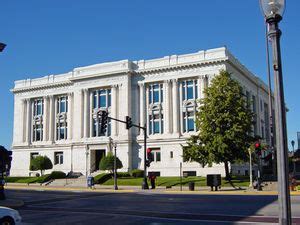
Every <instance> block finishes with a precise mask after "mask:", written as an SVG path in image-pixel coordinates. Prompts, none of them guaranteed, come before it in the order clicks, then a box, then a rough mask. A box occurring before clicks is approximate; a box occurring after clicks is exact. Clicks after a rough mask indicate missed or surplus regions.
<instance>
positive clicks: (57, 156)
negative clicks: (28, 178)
mask: <svg viewBox="0 0 300 225" xmlns="http://www.w3.org/2000/svg"><path fill="white" fill-rule="evenodd" d="M63 163H64V153H63V152H54V164H55V165H57V164H59V165H61V164H63Z"/></svg>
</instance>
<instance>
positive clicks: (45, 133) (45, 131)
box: [43, 96, 49, 141]
mask: <svg viewBox="0 0 300 225" xmlns="http://www.w3.org/2000/svg"><path fill="white" fill-rule="evenodd" d="M43 100H44V109H43V141H47V140H48V137H47V136H48V123H49V122H48V121H49V116H48V100H49V97H48V96H44V98H43Z"/></svg>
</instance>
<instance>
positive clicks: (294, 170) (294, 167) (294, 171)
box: [291, 140, 296, 175]
mask: <svg viewBox="0 0 300 225" xmlns="http://www.w3.org/2000/svg"><path fill="white" fill-rule="evenodd" d="M291 144H292V147H293V174H294V175H295V173H296V162H295V141H294V140H292V141H291Z"/></svg>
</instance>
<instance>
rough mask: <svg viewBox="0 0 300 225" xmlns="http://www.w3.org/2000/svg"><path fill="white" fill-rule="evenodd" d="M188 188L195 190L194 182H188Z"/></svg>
mask: <svg viewBox="0 0 300 225" xmlns="http://www.w3.org/2000/svg"><path fill="white" fill-rule="evenodd" d="M189 190H190V191H194V190H195V182H189Z"/></svg>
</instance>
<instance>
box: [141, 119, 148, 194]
mask: <svg viewBox="0 0 300 225" xmlns="http://www.w3.org/2000/svg"><path fill="white" fill-rule="evenodd" d="M143 130H144V178H143V183H142V189H149V186H148V182H147V166H146V160H147V159H146V150H147V126H146V124H145V126H144V129H143Z"/></svg>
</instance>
